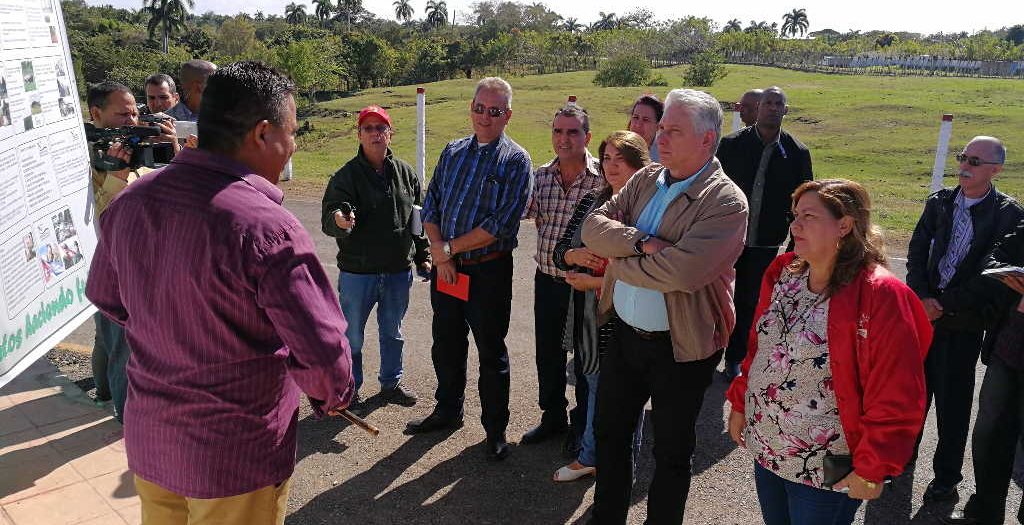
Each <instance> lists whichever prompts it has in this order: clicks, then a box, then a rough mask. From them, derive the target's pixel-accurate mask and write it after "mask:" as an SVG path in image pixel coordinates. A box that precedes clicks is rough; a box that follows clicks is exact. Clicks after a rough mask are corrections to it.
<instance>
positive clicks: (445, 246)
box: [441, 241, 452, 257]
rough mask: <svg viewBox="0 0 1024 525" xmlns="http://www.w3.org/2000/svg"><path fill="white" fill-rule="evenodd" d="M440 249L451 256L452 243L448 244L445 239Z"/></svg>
mask: <svg viewBox="0 0 1024 525" xmlns="http://www.w3.org/2000/svg"><path fill="white" fill-rule="evenodd" d="M441 251H443V252H444V254H445V255H447V256H448V257H451V256H452V245H451V244H449V243H448V241H445V243H444V244H442V245H441Z"/></svg>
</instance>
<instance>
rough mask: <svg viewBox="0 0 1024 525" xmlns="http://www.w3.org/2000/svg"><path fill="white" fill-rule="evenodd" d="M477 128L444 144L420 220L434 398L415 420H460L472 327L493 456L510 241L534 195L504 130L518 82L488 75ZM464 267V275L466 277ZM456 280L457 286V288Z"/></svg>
mask: <svg viewBox="0 0 1024 525" xmlns="http://www.w3.org/2000/svg"><path fill="white" fill-rule="evenodd" d="M469 110H470V113H469V117H470V120H471V121H472V124H473V135H471V136H469V137H465V138H462V139H458V140H455V141H453V142H450V143H448V145H447V146H445V148H444V151H442V152H441V158H440V159H438V162H437V166H436V167H435V169H434V177H433V178H432V179H431V180H430V185H429V186H428V187H427V196H426V199H425V201H424V204H423V229H424V230H425V231H426V234H427V238H428V239H430V253H431V256H432V260H433V263H434V273H433V279H432V280H433V284H432V285H431V290H430V303H431V305H432V306H433V309H434V318H433V337H434V343H433V346H432V347H431V350H430V353H431V358H432V359H433V362H434V371H435V373H436V374H437V390H436V392H435V393H434V397H435V399H437V406H436V407H435V408H434V411H433V412H432V413H431V414H430V415H429V416H428V417H427V418H425V419H422V420H417V421H413V422H410V423H409V425H408V427H407V428H406V433H409V434H418V433H423V432H432V431H437V430H442V429H454V428H459V427H461V426H462V423H463V404H464V402H465V390H466V360H467V357H468V351H469V339H468V336H469V330H470V329H472V330H473V339H474V341H475V342H476V347H477V351H478V352H479V358H480V380H479V390H480V408H481V415H480V419H481V422H482V423H483V427H484V430H485V431H486V432H487V442H486V446H485V452H486V455H487V458H488V459H490V460H501V459H504V458H505V457H506V456H507V455H508V443H507V442H506V441H505V429H506V427H507V426H508V419H509V410H508V401H509V366H508V348H507V347H506V346H505V336H506V335H507V334H508V327H509V319H510V316H511V313H512V250H513V249H514V248H515V247H516V245H517V244H518V240H517V238H516V236H517V235H518V233H519V218H520V217H521V216H522V214H523V209H524V208H525V207H526V201H527V199H528V198H529V196H530V170H531V163H530V154H529V153H527V152H526V150H524V149H523V148H522V147H520V146H519V145H518V144H516V143H515V142H513V141H512V139H510V138H508V136H506V135H505V133H504V132H505V126H507V125H508V121H509V119H510V118H512V86H510V85H509V84H508V82H506V81H504V80H502V79H500V78H497V77H488V78H484V79H482V80H481V81H480V82H479V83H478V84H477V86H476V93H475V94H474V95H473V101H472V102H471V103H470V105H469ZM460 275H461V276H465V277H463V278H462V279H460ZM466 278H468V297H467V298H466V299H465V300H463V299H461V298H458V297H456V296H454V295H450V294H448V293H445V292H442V291H439V290H438V285H439V283H440V282H441V281H444V282H445V283H447V284H451V285H454V284H456V282H457V280H458V281H459V283H460V284H465V281H466ZM456 288H458V287H456Z"/></svg>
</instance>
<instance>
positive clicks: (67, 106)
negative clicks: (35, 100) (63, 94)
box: [57, 98, 75, 117]
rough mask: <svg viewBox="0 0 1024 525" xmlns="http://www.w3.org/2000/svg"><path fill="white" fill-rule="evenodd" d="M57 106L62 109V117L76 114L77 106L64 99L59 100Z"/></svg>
mask: <svg viewBox="0 0 1024 525" xmlns="http://www.w3.org/2000/svg"><path fill="white" fill-rule="evenodd" d="M57 106H58V107H59V108H60V116H62V117H67V116H70V115H72V114H74V113H75V105H74V104H72V103H71V102H69V101H67V100H65V99H63V98H60V99H57Z"/></svg>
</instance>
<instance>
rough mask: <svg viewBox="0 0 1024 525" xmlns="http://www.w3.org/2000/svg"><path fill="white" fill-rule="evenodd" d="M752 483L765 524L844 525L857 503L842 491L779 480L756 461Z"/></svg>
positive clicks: (858, 504) (855, 512)
mask: <svg viewBox="0 0 1024 525" xmlns="http://www.w3.org/2000/svg"><path fill="white" fill-rule="evenodd" d="M754 484H755V485H757V500H758V501H759V502H760V503H761V516H763V517H764V523H765V525H848V524H850V523H853V518H854V516H855V515H856V514H857V508H859V507H860V503H861V500H859V499H853V498H850V497H849V496H847V495H846V494H844V493H842V492H836V491H833V490H828V489H818V488H814V487H809V486H807V485H804V484H802V483H796V482H794V481H789V480H786V479H783V478H781V477H779V476H777V475H776V474H775V473H773V472H771V471H769V470H768V469H766V468H764V467H762V466H761V465H759V464H757V463H756V462H755V463H754Z"/></svg>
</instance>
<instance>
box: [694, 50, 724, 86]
mask: <svg viewBox="0 0 1024 525" xmlns="http://www.w3.org/2000/svg"><path fill="white" fill-rule="evenodd" d="M723 62H725V60H724V59H723V58H722V55H719V54H718V53H716V52H714V51H710V50H709V51H703V52H701V53H697V54H696V55H693V58H692V59H691V60H690V67H688V68H686V73H684V74H683V85H685V86H701V87H706V86H710V85H711V84H714V83H715V81H716V80H718V79H720V78H725V75H727V74H728V73H729V72H728V71H726V70H725V65H724V64H723Z"/></svg>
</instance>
